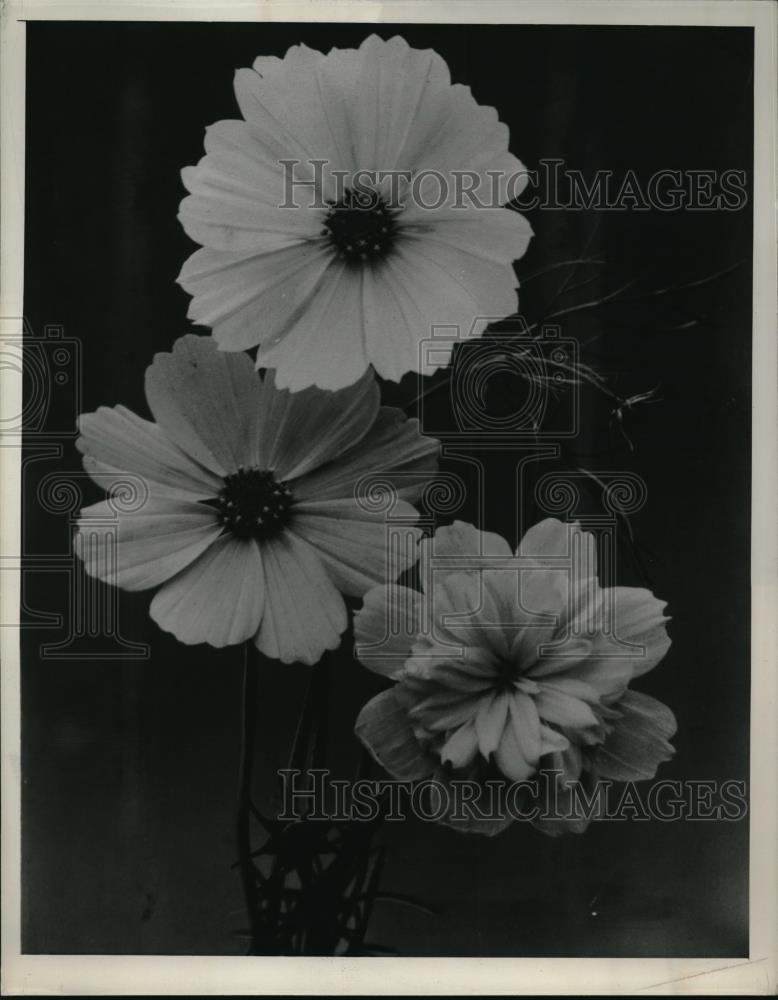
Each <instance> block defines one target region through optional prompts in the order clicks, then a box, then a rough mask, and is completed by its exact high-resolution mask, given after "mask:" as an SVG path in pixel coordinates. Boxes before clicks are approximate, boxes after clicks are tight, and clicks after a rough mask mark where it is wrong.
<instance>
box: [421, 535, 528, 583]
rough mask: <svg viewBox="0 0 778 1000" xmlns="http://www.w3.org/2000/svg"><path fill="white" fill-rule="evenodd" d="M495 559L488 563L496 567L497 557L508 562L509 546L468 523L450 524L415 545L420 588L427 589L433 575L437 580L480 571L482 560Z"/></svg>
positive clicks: (495, 536)
mask: <svg viewBox="0 0 778 1000" xmlns="http://www.w3.org/2000/svg"><path fill="white" fill-rule="evenodd" d="M484 556H486V557H487V561H489V558H490V557H495V558H494V559H493V560H491V561H492V562H494V563H495V565H499V564H500V557H504V558H506V559H510V558H511V556H512V553H511V549H510V546H509V545H508V543H507V542H506V541H505V539H504V538H502V537H501V536H500V535H496V534H494V532H491V531H479V530H478V528H476V527H475V526H474V525H472V524H467V523H466V522H464V521H454V523H453V524H450V525H447V526H446V527H443V528H438V530H437V531H436V532H435V534H434V535H433V536H431V537H430V538H424V539H422V541H421V543H420V545H419V570H420V572H421V580H422V585H423V586H424V587H425V589H429V586H430V584H431V581H432V579H433V575H432V574H433V571H434V575H435V577H437V578H440V577H442V576H443V575H444V574H446V573H454V572H457V571H461V570H464V569H467V568H475V569H480V568H481V566H482V563H483V560H482V557H484Z"/></svg>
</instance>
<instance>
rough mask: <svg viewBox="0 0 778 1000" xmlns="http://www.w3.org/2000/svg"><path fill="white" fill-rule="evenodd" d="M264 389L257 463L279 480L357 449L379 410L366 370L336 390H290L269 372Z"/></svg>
mask: <svg viewBox="0 0 778 1000" xmlns="http://www.w3.org/2000/svg"><path fill="white" fill-rule="evenodd" d="M263 390H264V391H263V396H262V410H261V416H260V439H259V456H260V460H259V464H260V465H261V466H262V467H263V468H268V469H274V470H275V472H276V474H277V476H278V478H279V479H284V480H297V479H299V478H300V477H301V476H305V475H306V474H307V473H310V472H312V471H313V470H315V469H318V468H319V467H320V466H323V465H326V464H327V463H329V462H331V461H332V460H333V459H337V458H338V456H340V455H342V454H343V452H344V451H347V450H348V449H350V448H354V447H356V446H357V444H358V443H359V442H360V441H361V440H362V439H363V438H364V437H365V435H366V433H367V432H368V431H369V429H370V428H371V427H372V426H373V424H374V422H375V420H376V416H377V414H378V407H379V397H380V394H379V391H378V386H377V385H376V382H375V379H374V378H372V377H371V376H370V375H369V374H365V375H364V376H363V377H362V378H360V379H359V381H357V382H355V383H354V384H353V385H349V386H348V387H347V388H345V389H341V390H340V391H339V392H322V391H321V390H319V389H314V388H309V389H306V390H304V391H302V392H289V391H288V390H287V389H280V388H279V387H278V384H277V381H276V379H275V378H274V374H273V373H270V372H268V374H267V375H266V377H265V380H264V382H263ZM293 489H294V490H295V491H296V489H297V486H296V484H295V485H294V486H293ZM303 495H306V494H305V491H303Z"/></svg>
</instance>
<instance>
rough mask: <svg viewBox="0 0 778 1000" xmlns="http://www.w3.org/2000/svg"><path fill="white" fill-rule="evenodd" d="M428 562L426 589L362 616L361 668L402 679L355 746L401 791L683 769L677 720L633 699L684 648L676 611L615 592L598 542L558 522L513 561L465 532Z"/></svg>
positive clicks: (375, 706) (645, 596) (424, 563)
mask: <svg viewBox="0 0 778 1000" xmlns="http://www.w3.org/2000/svg"><path fill="white" fill-rule="evenodd" d="M419 565H420V574H421V580H422V582H423V585H424V590H423V592H419V591H416V590H412V589H409V588H406V587H401V586H398V585H389V586H379V587H376V588H374V589H373V590H371V591H369V592H368V593H367V594H366V595H365V599H364V605H363V608H362V609H361V610H360V611H359V612H358V614H357V616H356V619H355V635H356V643H357V646H356V651H357V655H358V656H359V657H360V659H361V660H362V662H363V663H364V664H365V666H367V667H369V668H370V669H371V670H373V671H375V672H376V673H379V674H383V675H384V676H386V677H389V678H391V679H392V680H394V681H396V683H395V684H394V686H393V687H391V688H390V689H389V690H387V691H384V692H383V693H382V694H379V695H378V696H377V697H375V698H374V699H373V700H372V701H370V702H369V703H368V704H367V705H366V706H365V707H364V708H363V710H362V712H361V714H360V716H359V719H358V720H357V725H356V731H357V735H358V736H359V737H360V739H361V740H362V742H363V743H364V744H365V745H366V746H367V747H368V749H369V750H370V751H371V752H372V753H373V755H374V756H375V758H376V759H377V760H378V761H379V762H380V763H381V764H382V765H383V766H384V767H385V768H386V769H387V770H388V771H389V772H390V773H391V774H393V775H394V776H395V777H396V778H398V779H400V780H406V781H407V780H418V779H423V778H429V777H436V778H437V779H438V780H443V781H446V780H448V778H449V777H451V776H457V777H465V778H468V779H471V780H476V781H485V780H487V779H495V778H498V779H499V778H502V779H507V780H508V781H509V782H514V781H524V780H527V779H530V778H532V777H533V776H535V775H537V774H538V772H539V771H541V770H557V771H561V772H562V780H563V781H568V780H575V779H578V778H579V777H581V776H582V773H584V772H586V774H587V775H588V776H591V775H596V776H598V777H603V778H612V779H615V780H638V779H643V778H651V777H653V776H654V774H655V773H656V769H657V767H658V765H659V764H660V763H661V762H662V761H665V760H668V759H669V758H670V757H671V756H672V753H673V748H672V747H671V745H670V744H669V743H668V739H669V738H670V737H671V736H672V735H673V733H674V732H675V728H676V727H675V719H674V717H673V714H672V712H671V711H670V710H669V709H668V708H667V707H666V706H664V705H663V704H661V703H660V702H658V701H656V699H654V698H651V697H649V696H648V695H645V694H639V693H637V692H633V691H630V690H629V689H628V685H629V683H630V681H632V679H633V678H635V677H638V676H639V675H641V674H643V673H645V672H646V671H648V670H651V669H652V668H653V667H655V666H656V665H657V663H658V662H659V661H660V660H661V659H662V657H663V656H664V655H665V653H666V652H667V650H668V648H669V646H670V639H669V638H668V635H667V630H666V621H667V619H666V618H665V617H664V614H663V610H664V608H665V603H664V602H662V601H659V600H657V598H655V597H654V596H653V594H652V593H651V592H650V591H648V590H644V589H642V588H637V587H614V588H603V587H601V586H600V585H599V583H598V581H597V558H596V550H595V542H594V536H593V535H591V534H589V533H587V532H584V531H582V530H581V528H580V526H579V525H578V524H563V523H562V522H560V521H557V520H554V519H548V520H545V521H542V522H541V523H540V524H537V525H535V526H534V527H533V528H531V529H530V531H528V532H527V534H526V535H525V536H524V538H523V539H522V541H521V544H520V546H519V548H518V550H517V552H516V553H515V555H514V554H513V553H512V552H511V550H510V548H509V546H508V543H507V542H506V541H505V540H504V539H503V538H501V537H500V536H498V535H494V534H491V533H488V532H479V531H478V530H477V529H476V528H474V527H473V526H472V525H468V524H464V523H462V522H456V523H455V524H454V525H453V526H451V527H448V528H442V529H440V530H439V531H438V532H437V533H436V535H435V536H434V539H425V540H423V541H422V542H421V559H420V564H419ZM625 643H627V644H631V647H632V648H628V647H625ZM555 644H557V645H556V647H555ZM452 825H456V824H454V823H452ZM505 825H506V824H505V823H504V822H502V823H500V822H496V823H495V822H492V823H483V824H481V825H480V826H478V825H476V826H475V827H471V828H475V829H481V830H482V831H483V832H486V833H494V832H497V831H499V830H500V829H502V828H503V827H504V826H505ZM460 826H461V824H460ZM538 826H539V827H540V828H541V829H543V830H544V831H545V832H550V833H555V832H560V830H561V829H562V821H561V820H560V821H551V822H550V823H546V824H542V823H538ZM583 826H585V823H583V824H581V823H578V822H576V821H574V822H572V823H571V824H570V826H569V828H571V829H581V828H583Z"/></svg>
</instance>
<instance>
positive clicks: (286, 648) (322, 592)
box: [254, 532, 348, 664]
mask: <svg viewBox="0 0 778 1000" xmlns="http://www.w3.org/2000/svg"><path fill="white" fill-rule="evenodd" d="M262 561H263V567H264V570H265V613H264V616H263V618H262V624H261V626H260V628H259V632H258V633H257V635H256V637H255V639H254V642H255V643H256V646H257V648H258V649H259V651H260V652H262V653H264V654H265V656H270V657H272V658H273V659H277V660H282V661H283V662H284V663H294V662H300V663H308V664H312V663H316V661H317V660H319V659H320V657H321V656H322V654H323V653H324V651H325V650H327V649H336V648H337V646H338V645H339V644H340V637H341V633H342V632H343V631H344V630H345V628H346V625H347V624H348V619H347V616H346V607H345V605H344V603H343V598H342V597H341V596H340V594H339V593H338V591H337V590H336V589H335V586H334V584H333V583H332V581H331V580H330V578H329V577H328V575H327V572H326V570H325V569H324V566H323V565H322V563H321V560H320V559H319V557H318V556H317V555H316V553H315V551H314V550H313V549H312V548H311V546H310V545H308V543H307V542H304V541H303V540H302V539H300V538H296V537H295V536H294V535H292V534H291V533H289V532H287V533H285V534H283V535H281V536H279V537H277V538H273V539H271V540H270V541H268V542H265V543H264V544H263V545H262Z"/></svg>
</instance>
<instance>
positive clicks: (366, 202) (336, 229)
mask: <svg viewBox="0 0 778 1000" xmlns="http://www.w3.org/2000/svg"><path fill="white" fill-rule="evenodd" d="M327 204H328V205H329V211H328V212H327V218H326V219H325V220H324V228H323V229H322V231H321V235H322V236H327V237H329V241H330V243H331V244H332V246H333V247H334V249H335V250H336V251H337V253H338V256H339V257H343V258H344V259H345V260H346V261H348V262H349V263H350V264H362V263H365V262H367V261H375V260H379V259H380V258H382V257H385V256H386V255H387V253H388V252H389V251H390V250H391V249H392V247H393V246H394V242H395V240H396V238H397V231H398V226H397V221H396V213H395V212H393V211H392V210H391V209H390V208H388V207H387V205H386V204H385V203H384V200H383V199H382V198H381V196H380V195H379V194H378V193H377V192H375V191H371V192H362V191H352V190H351V189H350V188H349V189H347V190H346V193H345V194H344V196H343V198H341V200H340V201H338V202H335V201H329V202H328V203H327Z"/></svg>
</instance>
